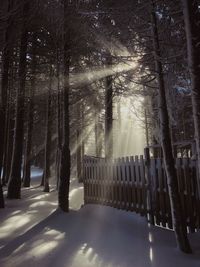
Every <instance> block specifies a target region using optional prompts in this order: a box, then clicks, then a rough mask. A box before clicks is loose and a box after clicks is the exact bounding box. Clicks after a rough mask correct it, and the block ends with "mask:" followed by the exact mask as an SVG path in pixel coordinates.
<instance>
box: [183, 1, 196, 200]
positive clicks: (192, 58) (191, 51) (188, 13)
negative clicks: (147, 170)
mask: <svg viewBox="0 0 200 267" xmlns="http://www.w3.org/2000/svg"><path fill="white" fill-rule="evenodd" d="M182 5H183V14H184V21H185V31H186V37H187V48H188V63H189V70H190V75H191V82H192V108H193V118H194V128H195V142H196V151H197V156H198V157H197V158H198V189H199V190H198V191H199V192H200V11H199V7H198V1H197V0H182ZM199 197H200V196H199Z"/></svg>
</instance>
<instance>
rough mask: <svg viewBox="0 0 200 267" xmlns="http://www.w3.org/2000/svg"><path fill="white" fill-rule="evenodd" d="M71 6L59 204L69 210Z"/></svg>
mask: <svg viewBox="0 0 200 267" xmlns="http://www.w3.org/2000/svg"><path fill="white" fill-rule="evenodd" d="M70 37H71V36H70V6H69V0H65V1H64V92H63V95H64V108H63V109H64V110H63V115H64V116H63V117H64V122H63V145H62V150H61V162H60V178H59V186H58V205H59V207H60V208H61V209H62V210H63V211H64V212H68V211H69V185H70V167H71V162H70V161H71V158H70V148H69V136H70V131H69V66H70Z"/></svg>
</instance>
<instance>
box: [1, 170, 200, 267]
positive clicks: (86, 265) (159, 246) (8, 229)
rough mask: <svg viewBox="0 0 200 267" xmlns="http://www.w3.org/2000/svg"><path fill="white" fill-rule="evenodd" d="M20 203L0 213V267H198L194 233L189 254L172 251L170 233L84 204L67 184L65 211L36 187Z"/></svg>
mask: <svg viewBox="0 0 200 267" xmlns="http://www.w3.org/2000/svg"><path fill="white" fill-rule="evenodd" d="M40 175H41V171H40V170H37V171H36V170H34V172H33V176H34V177H33V181H34V182H33V184H32V186H31V189H23V190H22V199H21V200H6V208H5V209H4V210H0V266H1V267H23V266H28V267H31V266H38V265H40V266H42V267H46V266H52V267H53V266H56V267H149V266H153V267H169V266H170V267H175V266H181V267H200V233H198V234H191V235H190V236H189V238H190V240H191V244H192V248H193V251H194V254H193V255H184V254H182V253H181V252H179V251H178V250H177V249H176V243H175V239H174V234H173V232H172V231H169V230H163V229H161V228H158V227H152V226H148V224H147V223H146V221H145V219H144V218H142V217H140V216H139V215H136V214H134V213H130V212H124V211H119V210H116V209H113V208H109V207H102V206H98V205H87V206H84V207H82V208H80V207H81V205H82V203H83V188H82V185H79V184H77V183H76V181H75V180H74V179H72V182H71V191H70V207H71V211H70V213H68V214H66V213H63V212H61V211H59V210H57V191H56V189H55V185H54V184H52V186H51V192H50V193H43V192H42V189H41V188H40V187H39V186H38V185H39V181H38V178H39V177H40Z"/></svg>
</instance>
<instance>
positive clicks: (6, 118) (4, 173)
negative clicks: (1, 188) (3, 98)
mask: <svg viewBox="0 0 200 267" xmlns="http://www.w3.org/2000/svg"><path fill="white" fill-rule="evenodd" d="M8 89H9V93H8V99H7V103H6V117H5V127H4V131H5V133H4V148H3V152H4V153H3V154H4V155H3V173H2V185H6V183H7V181H6V172H7V168H6V167H7V166H6V165H7V159H8V154H9V151H8V150H7V146H8V142H9V124H10V101H11V88H8Z"/></svg>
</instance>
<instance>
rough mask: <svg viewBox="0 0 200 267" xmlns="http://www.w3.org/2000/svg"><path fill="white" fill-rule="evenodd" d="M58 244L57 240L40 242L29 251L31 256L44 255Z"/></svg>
mask: <svg viewBox="0 0 200 267" xmlns="http://www.w3.org/2000/svg"><path fill="white" fill-rule="evenodd" d="M57 245H58V242H57V241H48V242H46V243H44V242H43V244H40V245H38V246H36V247H34V248H32V249H31V250H30V251H29V255H30V256H36V257H37V258H38V257H42V256H44V255H45V254H47V253H49V252H50V251H51V250H53V249H54V248H55V247H56V246H57Z"/></svg>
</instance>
